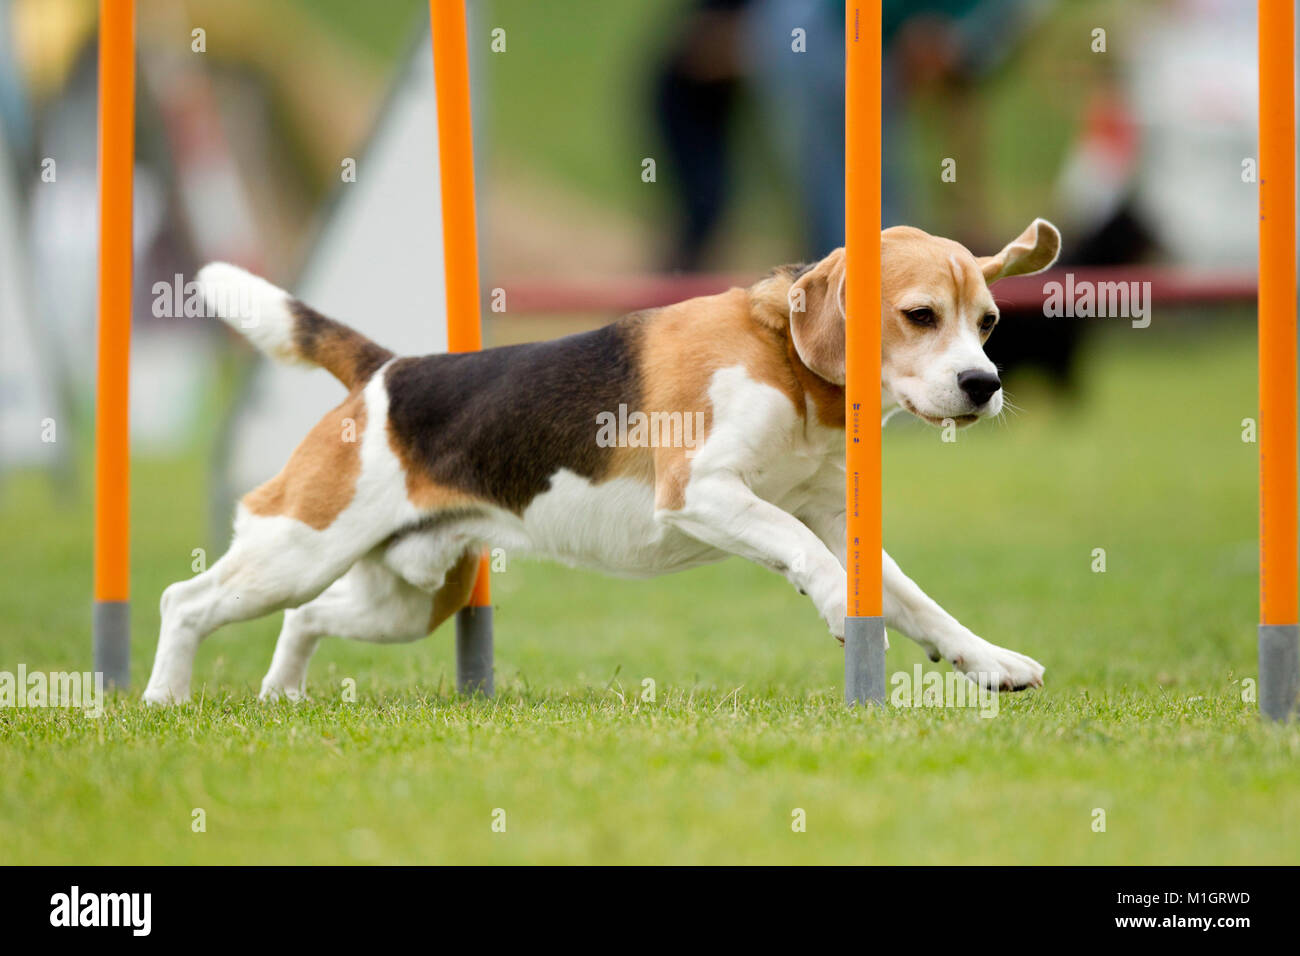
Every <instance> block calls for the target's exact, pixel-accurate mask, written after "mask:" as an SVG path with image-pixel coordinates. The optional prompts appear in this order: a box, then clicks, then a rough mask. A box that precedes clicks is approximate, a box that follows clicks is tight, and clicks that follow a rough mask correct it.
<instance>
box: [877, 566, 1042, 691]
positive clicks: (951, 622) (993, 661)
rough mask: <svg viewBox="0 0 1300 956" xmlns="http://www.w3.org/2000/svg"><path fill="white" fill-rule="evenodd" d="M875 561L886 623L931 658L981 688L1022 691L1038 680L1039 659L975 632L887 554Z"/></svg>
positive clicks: (1034, 685) (1040, 668)
mask: <svg viewBox="0 0 1300 956" xmlns="http://www.w3.org/2000/svg"><path fill="white" fill-rule="evenodd" d="M881 560H882V568H883V571H884V610H885V624H886V625H887V626H889V627H892V628H894V629H896V630H899V631H902V632H903V633H904V634H906V635H907V636H908V637H910V638H911V639H912V640H914V641H916V643H918V644H920V645H921V647H923V648H924V649H925V650H926V652H927V653H928V654H929V655H930V659H931V660H935V661H937V660H939V658H940V657H944V658H947V659H948V660H949V661H951V662H952V666H953V667H955V668H956V669H957V670H959V671H961V672H962V673H963V674H965V675H966V676H967V677H969V678H970V679H971V680H973V681H975V682H976V683H979V684H982V685H983V686H985V687H989V688H992V689H994V690H1023V689H1024V688H1026V687H1039V686H1041V685H1042V683H1043V665H1042V664H1040V663H1038V661H1036V660H1034V659H1033V658H1032V657H1026V656H1025V655H1024V654H1018V653H1016V652H1015V651H1010V650H1007V649H1006V648H1004V647H998V646H997V645H996V644H990V643H989V642H988V641H986V640H984V639H983V638H982V637H978V636H977V635H975V634H974V633H973V632H972V631H971V630H970V629H969V628H967V627H965V626H963V625H962V624H961V622H959V621H958V620H957V619H956V618H955V617H953V616H952V615H951V614H949V613H948V612H947V611H945V610H944V609H943V608H941V607H940V606H939V605H938V604H937V603H936V602H935V600H934V599H933V598H931V597H930V596H929V595H928V594H926V593H925V592H924V591H922V590H921V589H920V588H919V587H918V586H917V584H916V582H915V581H913V580H912V579H911V578H909V577H908V576H907V575H906V574H904V573H903V572H902V570H901V569H900V568H899V567H898V564H897V563H895V561H894V559H893V558H891V557H890V556H889V555H888V554H882V555H881Z"/></svg>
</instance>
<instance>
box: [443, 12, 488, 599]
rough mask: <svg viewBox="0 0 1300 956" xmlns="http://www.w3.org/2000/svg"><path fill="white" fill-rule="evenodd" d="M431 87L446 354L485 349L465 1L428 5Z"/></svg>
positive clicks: (481, 577)
mask: <svg viewBox="0 0 1300 956" xmlns="http://www.w3.org/2000/svg"><path fill="white" fill-rule="evenodd" d="M429 22H430V24H431V26H432V30H433V83H434V88H435V93H436V97H437V102H438V152H439V156H440V162H439V167H440V170H439V171H440V175H441V178H442V245H443V261H444V263H445V267H446V283H447V351H449V352H476V351H478V350H479V349H481V348H482V347H483V332H482V322H481V316H480V308H481V304H480V301H479V277H478V227H477V224H476V221H475V215H474V126H473V119H472V117H471V113H470V91H469V47H468V43H467V33H466V22H465V4H464V2H463V0H429ZM469 603H470V606H471V607H487V606H488V605H489V604H491V603H492V595H491V584H490V580H489V564H488V558H487V555H486V554H485V555H484V556H483V558H482V560H481V561H480V562H479V569H478V579H477V580H476V581H475V583H474V591H473V593H472V594H471V595H470V601H469Z"/></svg>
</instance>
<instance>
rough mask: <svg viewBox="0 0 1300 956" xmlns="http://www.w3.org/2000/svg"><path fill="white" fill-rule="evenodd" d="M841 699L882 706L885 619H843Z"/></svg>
mask: <svg viewBox="0 0 1300 956" xmlns="http://www.w3.org/2000/svg"><path fill="white" fill-rule="evenodd" d="M844 700H845V702H847V703H848V705H849V706H850V707H851V706H853V705H854V704H865V703H868V702H870V703H873V704H881V705H883V704H884V703H885V619H884V618H883V617H846V618H845V619H844Z"/></svg>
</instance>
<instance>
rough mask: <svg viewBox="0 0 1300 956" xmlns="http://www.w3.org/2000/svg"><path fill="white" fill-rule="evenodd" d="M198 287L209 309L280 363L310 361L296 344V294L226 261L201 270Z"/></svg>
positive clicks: (299, 363)
mask: <svg viewBox="0 0 1300 956" xmlns="http://www.w3.org/2000/svg"><path fill="white" fill-rule="evenodd" d="M198 282H199V288H200V290H201V291H202V292H203V298H204V301H205V302H206V304H207V307H208V311H210V312H211V313H213V314H214V315H216V316H217V317H218V318H220V319H222V320H223V321H224V322H226V324H228V325H230V326H232V327H233V328H235V329H236V330H237V331H238V332H240V333H241V334H242V335H244V336H246V337H247V338H248V340H249V341H250V342H252V343H253V344H254V345H256V346H257V347H258V348H259V349H261V350H262V351H263V352H265V353H266V354H267V355H269V356H270V357H271V358H273V359H275V360H276V361H279V362H287V363H290V364H296V365H301V364H307V363H305V362H304V360H303V359H302V358H301V357H300V356H299V355H298V353H297V350H296V349H295V348H294V345H293V324H294V320H293V314H292V313H291V312H290V311H289V303H290V302H292V301H293V297H292V296H290V295H289V293H287V292H285V291H284V290H283V289H280V288H278V287H276V286H274V285H272V284H271V283H269V282H267V281H266V280H265V279H263V278H261V277H260V276H255V275H253V274H252V273H251V272H246V271H244V270H243V269H241V268H239V267H238V266H232V265H229V264H228V263H225V262H213V263H209V264H208V265H206V266H204V267H203V268H202V269H200V270H199V275H198Z"/></svg>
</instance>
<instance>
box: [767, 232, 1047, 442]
mask: <svg viewBox="0 0 1300 956" xmlns="http://www.w3.org/2000/svg"><path fill="white" fill-rule="evenodd" d="M880 245H881V315H880V335H881V342H880V352H881V365H880V383H881V388H882V390H883V392H884V394H883V395H882V398H883V399H884V400H885V404H886V405H890V404H896V405H901V406H902V407H903V408H905V409H906V410H907V411H909V412H911V413H912V414H913V415H916V416H917V417H918V418H923V419H925V420H926V421H927V422H930V423H931V424H940V423H942V422H943V421H944V420H945V419H951V420H952V421H954V422H956V423H957V424H959V425H969V424H971V423H972V422H975V421H978V420H979V419H980V418H982V417H984V416H988V415H996V414H998V412H1000V411H1001V410H1002V382H1001V380H1000V379H999V378H998V372H997V368H996V367H995V366H994V365H993V363H992V362H991V361H989V358H988V356H987V355H985V354H984V343H985V342H986V341H988V337H989V335H990V333H992V331H993V327H994V326H995V325H997V322H998V307H997V305H996V304H995V303H994V301H993V296H992V294H990V292H989V286H990V285H991V284H992V283H994V282H996V281H998V280H999V279H1005V278H1006V277H1007V276H1015V275H1029V274H1031V273H1034V272H1041V271H1042V270H1044V269H1046V268H1048V267H1049V266H1050V265H1051V264H1052V263H1053V262H1055V261H1056V256H1057V253H1058V252H1059V251H1060V248H1061V236H1060V233H1058V232H1057V231H1056V227H1055V226H1053V225H1052V224H1051V223H1050V222H1048V221H1047V220H1045V219H1035V220H1034V221H1033V222H1032V223H1030V224H1029V228H1028V229H1026V230H1025V231H1024V232H1023V233H1021V234H1020V236H1019V237H1018V238H1016V239H1015V240H1013V241H1012V242H1010V243H1008V244H1007V246H1006V247H1005V248H1004V249H1003V250H1002V251H1001V252H999V253H998V254H997V255H995V256H982V257H979V258H977V257H975V256H973V255H971V253H970V251H969V250H968V249H966V247H965V246H962V245H960V244H959V243H956V242H953V241H952V240H951V239H942V238H940V237H938V236H931V235H929V234H928V233H925V232H922V231H921V230H920V229H913V228H912V227H910V226H895V227H893V228H891V229H886V230H884V232H882V233H881V234H880ZM844 316H845V299H844V250H843V249H836V250H835V251H834V252H832V253H831V254H830V255H829V256H827V257H826V258H825V259H823V260H821V262H819V263H817V264H816V265H815V266H813V267H812V268H811V269H808V270H807V271H806V272H804V273H803V274H802V275H801V276H799V278H798V279H796V280H795V281H794V283H793V284H792V285H791V287H790V335H791V337H792V338H793V340H794V346H795V350H796V351H797V352H798V353H799V358H800V359H801V360H802V361H803V363H804V364H805V365H807V366H808V368H809V369H811V370H812V371H813V372H815V373H816V374H817V375H818V376H820V377H821V378H823V379H825V380H827V381H829V382H834V383H835V384H837V385H843V384H844Z"/></svg>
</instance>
